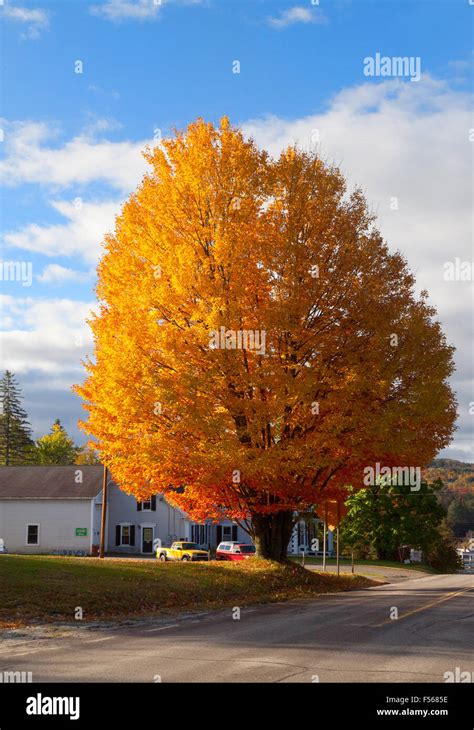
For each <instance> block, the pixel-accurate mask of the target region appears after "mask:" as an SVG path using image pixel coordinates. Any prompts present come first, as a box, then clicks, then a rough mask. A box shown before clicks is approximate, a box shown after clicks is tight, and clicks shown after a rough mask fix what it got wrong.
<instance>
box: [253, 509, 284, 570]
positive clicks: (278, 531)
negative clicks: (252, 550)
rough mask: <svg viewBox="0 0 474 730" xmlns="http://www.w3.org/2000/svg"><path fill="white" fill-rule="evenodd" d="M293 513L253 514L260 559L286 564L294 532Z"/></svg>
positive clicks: (256, 544)
mask: <svg viewBox="0 0 474 730" xmlns="http://www.w3.org/2000/svg"><path fill="white" fill-rule="evenodd" d="M293 519H294V518H293V512H290V511H287V512H277V513H275V514H253V515H252V527H253V532H254V540H255V547H256V548H257V556H258V557H259V558H267V559H268V560H277V561H278V562H285V561H286V560H287V554H288V543H289V541H290V537H291V532H292V530H293Z"/></svg>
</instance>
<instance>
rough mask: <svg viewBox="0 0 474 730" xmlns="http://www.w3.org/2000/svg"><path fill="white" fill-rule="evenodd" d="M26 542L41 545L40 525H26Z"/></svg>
mask: <svg viewBox="0 0 474 730" xmlns="http://www.w3.org/2000/svg"><path fill="white" fill-rule="evenodd" d="M26 544H27V545H39V525H38V524H32V525H27V526H26Z"/></svg>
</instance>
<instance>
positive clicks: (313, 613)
mask: <svg viewBox="0 0 474 730" xmlns="http://www.w3.org/2000/svg"><path fill="white" fill-rule="evenodd" d="M473 595H474V577H473V576H469V575H463V574H457V575H443V576H439V575H430V576H426V577H424V578H418V579H415V580H409V581H406V582H404V583H398V584H393V585H384V586H378V587H376V588H370V589H368V590H363V591H355V592H349V593H339V594H333V595H328V596H322V597H320V598H318V599H316V600H302V601H292V602H288V603H280V604H273V605H267V606H260V607H256V608H247V609H245V608H244V609H242V611H241V617H240V620H235V619H233V618H232V612H231V611H230V610H227V611H219V612H217V613H212V614H204V615H201V616H194V617H188V618H184V619H181V620H172V619H167V620H166V621H161V622H160V621H157V620H156V621H152V622H148V623H143V624H141V625H133V626H125V627H124V626H122V627H117V626H115V627H111V628H108V629H103V628H101V629H100V630H97V631H91V630H82V632H75V633H74V634H71V635H69V636H63V637H62V638H55V639H47V640H46V639H41V640H38V639H36V640H27V639H24V640H20V641H15V642H13V643H12V642H11V641H8V642H5V643H4V645H3V647H2V648H1V649H0V671H7V670H10V671H31V672H33V681H42V682H43V681H44V682H52V681H81V682H91V681H92V682H96V681H110V682H118V681H145V682H153V681H158V678H161V681H162V682H169V681H180V682H185V681H187V682H189V681H208V682H215V681H225V682H239V681H258V682H312V681H317V679H316V677H318V678H319V681H320V682H329V681H336V682H349V681H350V682H352V681H363V682H371V681H390V682H397V681H408V682H410V681H416V682H440V681H443V674H444V672H448V671H455V670H456V667H459V668H460V671H471V672H474V661H473V656H474V654H473V652H474V605H473ZM391 607H396V608H397V609H398V614H399V618H398V620H391V619H390V616H389V614H390V609H391Z"/></svg>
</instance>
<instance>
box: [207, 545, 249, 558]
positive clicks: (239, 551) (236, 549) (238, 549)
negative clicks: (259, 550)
mask: <svg viewBox="0 0 474 730" xmlns="http://www.w3.org/2000/svg"><path fill="white" fill-rule="evenodd" d="M253 555H255V546H254V545H249V544H246V543H243V542H235V541H232V542H220V543H219V545H218V546H217V550H216V560H245V559H246V558H251V557H252V556H253Z"/></svg>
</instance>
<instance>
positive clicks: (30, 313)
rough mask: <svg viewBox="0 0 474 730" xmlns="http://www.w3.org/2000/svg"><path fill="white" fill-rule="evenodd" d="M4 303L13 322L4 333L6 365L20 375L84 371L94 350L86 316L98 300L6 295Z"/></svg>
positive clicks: (2, 299) (1, 338) (2, 342)
mask: <svg viewBox="0 0 474 730" xmlns="http://www.w3.org/2000/svg"><path fill="white" fill-rule="evenodd" d="M0 303H1V307H2V311H3V312H4V313H5V317H6V322H7V324H8V322H10V325H11V326H10V327H9V328H8V329H7V328H6V329H5V331H3V332H2V333H0V342H1V345H2V352H3V367H4V368H7V369H9V370H13V371H14V372H15V373H18V374H20V375H22V374H25V373H29V372H34V371H40V372H42V373H48V374H53V375H58V376H61V377H67V376H68V375H69V376H70V377H71V378H72V377H73V375H74V373H77V374H81V372H82V368H81V360H82V359H83V358H84V357H85V356H86V355H87V354H92V350H93V342H92V334H91V332H90V329H89V327H88V326H87V324H86V318H89V317H90V313H91V311H93V310H94V309H95V308H96V307H97V304H96V303H95V302H80V301H73V300H71V299H34V298H32V297H25V298H19V297H18V298H14V297H11V296H2V297H1V298H0ZM70 382H73V380H71V381H70Z"/></svg>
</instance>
